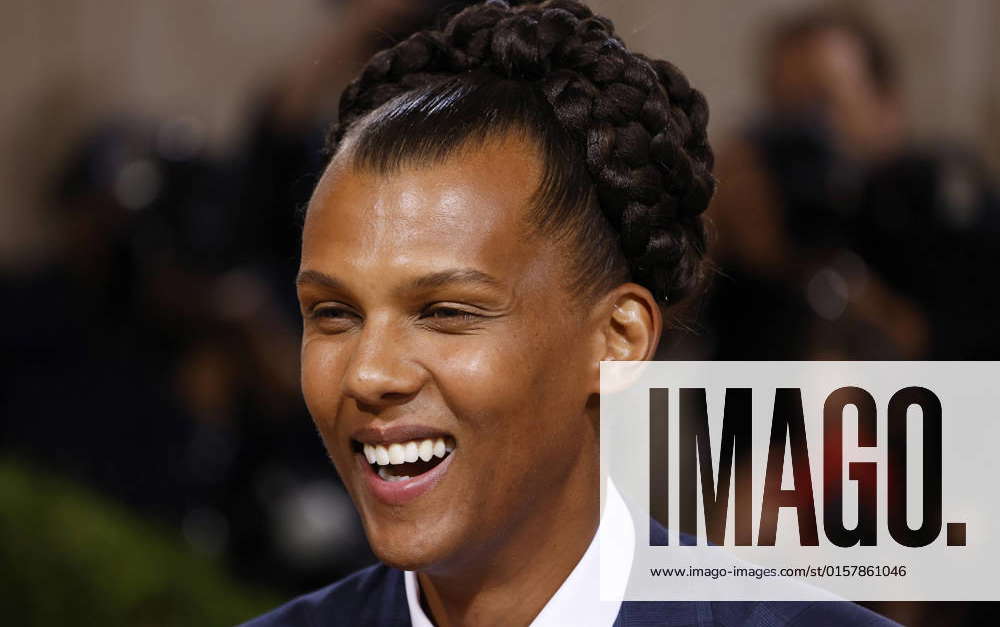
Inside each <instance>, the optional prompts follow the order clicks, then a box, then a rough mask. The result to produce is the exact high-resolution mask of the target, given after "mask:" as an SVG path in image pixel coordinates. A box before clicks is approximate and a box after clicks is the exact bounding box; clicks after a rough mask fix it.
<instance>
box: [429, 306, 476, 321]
mask: <svg viewBox="0 0 1000 627" xmlns="http://www.w3.org/2000/svg"><path fill="white" fill-rule="evenodd" d="M424 317H425V318H433V319H435V320H468V319H472V318H481V317H482V316H480V315H477V314H474V313H472V312H471V311H465V310H464V309H458V308H456V307H434V308H432V309H430V310H429V311H427V313H425V314H424Z"/></svg>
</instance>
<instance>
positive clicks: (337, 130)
mask: <svg viewBox="0 0 1000 627" xmlns="http://www.w3.org/2000/svg"><path fill="white" fill-rule="evenodd" d="M474 70H478V71H486V72H489V73H491V74H494V75H496V76H497V77H499V78H501V79H508V80H514V81H518V82H522V83H528V84H530V85H531V86H532V88H533V89H537V90H538V91H539V92H540V94H542V95H543V96H544V100H545V101H547V102H548V103H549V104H550V105H551V108H552V113H553V114H554V116H555V118H556V119H557V120H558V122H559V124H560V125H561V126H562V127H563V129H564V130H565V132H566V133H567V134H568V135H569V136H570V137H572V139H573V143H574V145H575V146H576V148H577V154H578V155H579V158H580V159H581V160H583V161H584V162H585V164H586V169H587V172H588V173H589V176H590V179H591V181H592V184H593V192H594V193H595V195H596V198H597V202H598V205H599V207H600V210H601V213H602V214H603V215H604V217H605V218H606V219H607V222H608V223H609V224H610V225H611V227H612V228H613V229H614V230H615V232H616V233H617V236H618V240H619V245H620V248H621V252H622V254H623V255H624V258H625V261H626V263H627V265H628V270H629V273H630V275H631V277H632V279H633V280H635V281H636V282H638V283H640V284H642V285H645V286H646V287H647V288H649V289H650V291H652V292H653V294H654V296H656V297H657V298H658V299H660V300H661V301H676V300H678V299H680V298H682V297H683V296H684V295H686V294H687V293H688V292H690V290H691V289H692V288H693V287H694V286H696V285H697V284H698V283H699V282H700V279H701V273H702V270H701V268H702V264H701V261H702V257H703V254H704V249H705V230H704V226H703V224H702V220H701V217H700V215H701V213H702V212H703V211H704V210H705V208H706V207H707V205H708V202H709V200H710V199H711V196H712V193H713V191H714V188H715V180H714V178H713V177H712V175H711V169H712V162H713V157H712V150H711V148H710V146H709V144H708V141H707V135H706V126H707V123H708V107H707V104H706V102H705V98H704V97H703V96H702V95H701V93H700V92H698V91H697V90H695V89H693V88H692V87H691V86H690V84H689V83H688V81H687V79H686V78H685V77H684V75H683V74H682V73H681V72H680V70H678V69H677V68H676V67H675V66H673V65H672V64H670V63H668V62H666V61H660V60H653V59H649V58H647V57H646V56H643V55H641V54H637V53H633V52H630V51H629V50H628V49H627V48H626V47H625V44H624V43H623V42H622V40H621V39H620V38H619V37H618V36H617V35H615V32H614V27H613V25H612V23H611V22H610V21H609V20H608V19H606V18H604V17H601V16H597V15H594V14H593V13H592V12H591V11H590V9H589V8H587V7H586V6H584V5H583V4H580V3H579V2H575V1H573V0H550V1H548V2H543V3H541V4H526V5H523V6H516V7H512V6H510V4H509V3H507V2H504V1H503V0H489V1H487V2H485V3H483V4H481V5H476V6H473V7H469V8H467V9H465V10H464V11H462V12H460V13H458V14H457V15H455V16H453V17H452V18H451V19H450V20H449V21H448V22H447V24H446V25H445V26H444V27H443V29H441V30H431V31H421V32H418V33H416V34H414V35H412V36H411V37H409V38H408V39H406V40H405V41H402V42H400V43H399V44H397V45H396V46H394V47H393V48H390V49H387V50H384V51H382V52H380V53H378V54H376V55H375V56H374V57H373V58H372V59H371V60H370V62H369V63H368V64H367V66H366V67H365V68H364V70H363V72H362V73H361V75H360V76H359V77H358V78H357V79H356V80H355V81H354V82H353V83H351V85H350V86H349V87H348V88H347V89H346V91H345V92H344V93H343V95H342V97H341V101H340V120H339V123H338V124H337V125H336V126H335V127H334V130H333V132H332V134H331V142H330V146H331V149H333V150H335V149H336V147H337V146H338V145H339V144H340V142H341V140H342V139H343V137H344V135H345V133H346V132H347V131H348V129H350V128H351V126H352V125H353V124H354V123H355V122H357V121H358V120H359V119H361V118H362V117H364V116H365V115H367V114H369V113H370V112H372V111H374V110H376V109H378V108H379V107H381V106H382V105H384V104H386V103H387V102H389V101H390V100H392V99H394V98H396V97H398V96H400V95H402V94H405V93H407V92H409V91H412V90H415V89H419V88H423V87H426V86H428V85H432V84H434V83H436V82H439V81H442V80H446V79H449V78H454V77H456V76H460V75H462V74H465V73H468V72H470V71H474Z"/></svg>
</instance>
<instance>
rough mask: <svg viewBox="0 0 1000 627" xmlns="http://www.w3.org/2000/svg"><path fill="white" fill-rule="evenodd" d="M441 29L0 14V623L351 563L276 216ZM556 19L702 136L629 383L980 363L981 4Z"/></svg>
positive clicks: (76, 617) (173, 16)
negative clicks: (340, 133) (910, 362)
mask: <svg viewBox="0 0 1000 627" xmlns="http://www.w3.org/2000/svg"><path fill="white" fill-rule="evenodd" d="M464 4H469V3H463V2H455V1H454V0H447V1H445V0H424V1H422V2H417V1H413V0H410V1H405V0H364V1H363V2H362V1H360V0H326V1H323V0H283V1H282V2H276V1H274V0H169V1H168V0H88V1H87V2H84V1H82V0H5V1H4V2H3V3H2V4H0V51H2V53H0V69H2V75H3V77H4V80H5V89H4V97H3V98H2V99H0V147H2V149H0V299H2V301H0V302H2V303H3V305H4V306H3V307H2V309H0V348H2V352H0V374H2V378H0V420H2V422H0V564H2V565H3V568H0V614H2V615H4V616H5V618H7V619H8V620H9V621H10V624H16V625H56V624H67V623H73V624H88V623H93V624H101V625H112V624H115V625H117V624H122V625H149V626H157V625H224V624H233V623H236V622H239V621H242V620H245V619H247V618H249V617H250V616H253V615H255V614H257V613H260V612H261V611H263V610H266V609H268V608H270V607H272V606H274V605H275V604H277V603H278V602H280V601H281V600H284V599H287V598H290V597H291V596H292V595H294V594H298V593H301V592H304V591H307V590H310V589H313V588H316V587H318V586H321V585H324V584H325V583H328V582H330V581H332V580H334V579H336V578H337V577H339V576H341V575H343V574H345V573H347V572H349V571H352V570H354V569H356V568H358V567H360V566H362V565H365V564H367V563H370V562H371V561H373V559H374V558H373V557H372V556H371V554H370V553H369V551H368V549H367V547H366V545H365V542H364V538H363V534H362V532H361V528H360V525H359V523H358V522H357V519H356V516H355V514H354V511H353V508H352V507H351V504H350V500H349V498H348V497H347V495H346V493H345V492H344V490H343V488H342V487H341V486H340V484H339V482H338V480H337V478H336V476H335V473H334V472H333V469H332V467H331V466H330V464H329V463H328V462H327V460H326V458H325V454H324V451H323V448H322V445H321V443H320V440H319V438H318V437H317V436H316V434H315V432H314V430H313V427H312V424H311V422H310V419H309V416H308V414H307V412H306V411H305V408H304V405H303V403H302V400H301V395H300V393H299V389H298V341H299V321H298V313H297V307H296V304H295V295H294V290H293V287H292V277H293V275H294V272H295V268H296V265H297V259H296V256H297V237H298V234H297V228H298V218H297V212H298V211H299V209H300V208H301V207H302V205H303V204H304V203H305V202H306V200H307V199H308V197H309V193H310V191H311V187H312V185H313V183H314V181H315V179H316V177H317V175H318V174H319V171H320V168H321V167H322V165H323V161H322V155H321V153H320V149H321V147H322V144H323V135H324V129H325V128H326V127H327V126H328V125H329V123H330V122H331V121H332V120H333V119H335V115H336V101H337V96H338V94H339V91H340V90H341V89H342V88H343V86H344V85H345V84H346V82H347V81H348V80H350V78H351V77H352V75H353V73H354V72H355V71H356V70H357V69H358V68H359V67H360V65H361V64H362V63H363V62H364V60H365V59H366V58H367V57H368V56H370V55H371V54H372V53H373V52H374V51H376V50H378V49H379V48H381V47H384V46H387V45H390V44H391V43H392V42H394V41H398V40H399V39H400V38H402V37H405V36H406V34H407V33H409V32H412V31H413V30H414V29H416V28H419V27H420V26H422V25H426V24H429V23H431V21H432V20H433V16H434V15H436V14H437V13H439V12H440V11H442V10H456V9H459V8H461V6H463V5H464ZM589 4H590V5H591V6H592V7H593V8H594V9H595V10H596V11H597V12H599V13H602V14H604V15H607V16H608V17H610V18H612V19H613V20H614V22H615V23H616V25H617V27H618V30H619V32H620V34H621V35H622V37H623V38H624V39H625V40H626V41H627V42H628V43H629V44H630V46H631V47H633V48H634V49H637V50H640V51H642V52H645V53H648V54H650V55H653V56H657V57H662V58H666V59H669V60H671V61H673V62H674V63H676V64H677V65H678V66H680V67H681V68H682V69H683V71H684V72H685V73H686V74H687V76H688V77H689V78H690V80H691V82H692V83H693V84H694V85H695V86H697V87H698V88H699V89H701V90H702V91H703V92H704V93H705V95H706V96H707V98H708V101H709V104H710V106H711V111H712V120H711V125H710V132H711V136H712V139H713V145H714V146H715V147H716V153H717V168H716V174H717V177H718V178H719V181H720V186H719V193H718V195H717V197H716V199H715V200H714V201H713V205H712V207H711V208H710V210H709V212H708V217H709V220H710V228H711V233H712V242H713V247H712V253H711V257H712V259H711V261H712V264H713V278H712V281H711V284H710V287H709V289H708V291H707V292H706V294H705V295H703V296H702V297H701V298H698V299H696V300H693V301H691V302H689V303H684V304H681V305H679V306H678V307H677V308H676V309H675V313H676V316H675V318H676V321H677V325H676V328H675V329H672V330H671V331H670V332H669V333H668V334H667V336H666V338H665V340H664V342H663V345H662V347H661V351H660V357H661V358H664V359H674V358H693V359H997V358H998V357H1000V334H998V333H997V329H996V326H997V322H996V321H997V320H998V319H1000V316H998V314H1000V296H998V295H997V282H996V280H995V278H994V272H995V269H996V268H997V261H998V258H997V257H998V254H1000V253H998V251H1000V246H998V244H1000V201H998V192H997V186H996V181H997V173H998V172H1000V126H998V125H996V124H994V123H993V122H994V121H995V120H997V119H998V118H1000V43H998V41H997V39H996V37H995V36H994V35H995V33H996V32H1000V3H996V2H993V1H992V0H956V1H954V2H949V3H942V2H933V1H931V0H865V1H861V0H857V1H850V2H848V1H840V2H802V1H794V2H793V1H791V0H757V1H755V2H752V3H751V2H739V1H737V0H728V1H724V0H701V1H698V2H695V1H694V0H690V1H688V0H629V1H625V0H593V1H591V2H590V3H589ZM872 605H873V607H874V608H875V609H877V610H878V611H881V612H884V613H886V614H888V615H890V616H892V617H893V618H895V619H896V620H899V621H901V622H903V623H904V624H906V625H939V624H950V625H966V624H967V625H973V624H979V623H981V622H985V621H987V620H989V619H991V618H994V616H993V613H994V612H995V608H994V606H993V605H992V604H958V603H949V604H944V603H932V604H900V603H891V604H872Z"/></svg>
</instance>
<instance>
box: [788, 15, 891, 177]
mask: <svg viewBox="0 0 1000 627" xmlns="http://www.w3.org/2000/svg"><path fill="white" fill-rule="evenodd" d="M772 65H773V67H772V68H771V74H770V84H769V91H770V93H769V96H770V99H771V104H772V106H773V107H774V108H775V109H776V111H778V112H781V113H795V112H798V113H802V112H812V113H815V112H822V113H823V114H825V115H826V116H828V118H829V121H830V122H831V123H832V125H833V130H834V131H835V132H836V133H837V135H838V138H839V141H840V143H841V148H843V149H844V150H846V151H847V152H848V153H850V154H853V155H855V156H862V157H863V156H870V155H872V154H877V153H878V152H880V151H882V150H884V149H885V148H886V144H891V143H893V142H894V141H895V140H896V135H897V134H898V133H899V129H898V125H899V124H900V120H899V111H898V109H897V106H896V102H895V100H894V99H893V98H891V97H890V95H889V94H887V93H886V92H885V91H884V90H883V89H880V88H879V86H878V85H877V84H876V82H875V80H874V79H873V78H872V76H871V75H870V73H869V70H868V68H867V65H866V62H865V58H864V48H863V47H862V45H861V43H860V42H859V41H858V39H857V38H856V37H855V36H854V35H852V34H851V33H848V32H844V31H842V30H838V29H829V30H825V31H821V32H819V33H816V34H813V35H810V36H808V37H804V38H802V39H798V40H792V41H790V42H786V43H785V44H784V45H783V46H781V47H780V48H779V49H778V51H777V54H776V55H775V57H774V59H773V64H772Z"/></svg>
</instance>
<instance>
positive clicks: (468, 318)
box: [420, 305, 486, 330]
mask: <svg viewBox="0 0 1000 627" xmlns="http://www.w3.org/2000/svg"><path fill="white" fill-rule="evenodd" d="M420 318H421V320H423V321H424V322H427V323H429V324H430V325H432V326H434V327H436V328H439V329H441V330H469V329H470V328H471V327H473V326H474V325H476V323H478V322H482V320H483V319H485V318H486V316H484V315H483V314H480V313H476V312H474V311H469V310H468V309H464V308H462V307H455V306H452V305H432V306H430V307H427V308H426V309H425V310H424V311H423V312H422V313H421V314H420Z"/></svg>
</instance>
